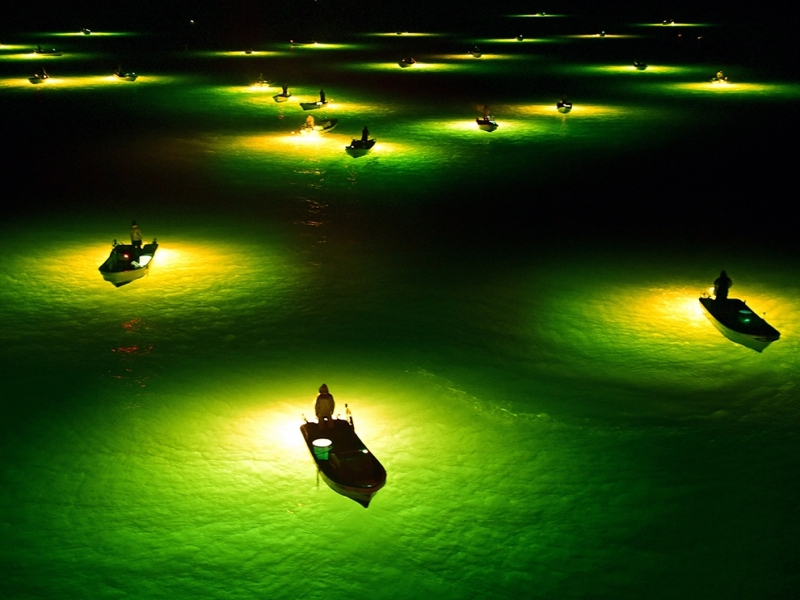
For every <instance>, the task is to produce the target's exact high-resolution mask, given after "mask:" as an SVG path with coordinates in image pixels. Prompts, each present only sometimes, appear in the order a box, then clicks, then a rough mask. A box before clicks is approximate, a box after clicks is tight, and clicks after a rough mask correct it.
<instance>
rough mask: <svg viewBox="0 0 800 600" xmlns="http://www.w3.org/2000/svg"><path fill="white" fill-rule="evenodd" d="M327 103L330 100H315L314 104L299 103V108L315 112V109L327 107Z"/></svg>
mask: <svg viewBox="0 0 800 600" xmlns="http://www.w3.org/2000/svg"><path fill="white" fill-rule="evenodd" d="M329 103H330V100H326V101H325V102H322V101H320V100H317V101H316V102H301V103H300V106H301V107H302V109H303V110H315V109H317V108H323V107H325V106H327V105H328V104H329Z"/></svg>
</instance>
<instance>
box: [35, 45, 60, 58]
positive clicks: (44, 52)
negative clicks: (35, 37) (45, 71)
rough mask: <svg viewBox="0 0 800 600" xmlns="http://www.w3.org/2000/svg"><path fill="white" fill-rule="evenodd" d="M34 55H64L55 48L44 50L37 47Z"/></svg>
mask: <svg viewBox="0 0 800 600" xmlns="http://www.w3.org/2000/svg"><path fill="white" fill-rule="evenodd" d="M33 53H34V54H41V55H42V56H61V55H62V54H63V53H62V52H59V51H58V50H56V49H55V48H42V47H41V46H37V47H36V50H34V51H33Z"/></svg>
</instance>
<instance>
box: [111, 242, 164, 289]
mask: <svg viewBox="0 0 800 600" xmlns="http://www.w3.org/2000/svg"><path fill="white" fill-rule="evenodd" d="M156 250H158V243H157V242H156V240H153V243H151V244H145V245H144V246H142V247H141V248H139V249H138V250H137V249H136V248H134V247H133V245H132V244H118V243H117V241H116V240H114V245H113V247H112V249H111V254H110V255H109V257H108V258H107V259H106V261H105V262H104V263H103V264H102V265H100V268H99V269H98V270H99V271H100V274H101V275H102V276H103V279H105V280H106V281H108V282H109V283H112V284H114V286H115V287H121V286H123V285H127V284H129V283H130V282H131V281H136V280H137V279H140V278H142V277H144V276H145V275H147V273H148V271H149V269H150V264H151V263H152V261H153V257H154V256H155V254H156Z"/></svg>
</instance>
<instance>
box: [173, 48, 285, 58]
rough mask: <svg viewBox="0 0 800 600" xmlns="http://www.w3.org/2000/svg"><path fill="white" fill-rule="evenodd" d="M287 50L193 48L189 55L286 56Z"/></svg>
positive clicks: (232, 56) (224, 56) (206, 56)
mask: <svg viewBox="0 0 800 600" xmlns="http://www.w3.org/2000/svg"><path fill="white" fill-rule="evenodd" d="M287 54H288V53H287V52H275V51H267V50H252V51H250V52H249V53H248V52H246V51H245V50H218V51H217V50H193V51H191V52H189V55H191V56H192V57H195V58H241V57H244V58H266V57H276V56H285V55H287Z"/></svg>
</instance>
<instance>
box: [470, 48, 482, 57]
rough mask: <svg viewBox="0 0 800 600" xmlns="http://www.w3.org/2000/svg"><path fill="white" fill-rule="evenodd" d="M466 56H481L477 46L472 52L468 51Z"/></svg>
mask: <svg viewBox="0 0 800 600" xmlns="http://www.w3.org/2000/svg"><path fill="white" fill-rule="evenodd" d="M467 54H471V55H472V56H473V57H474V58H480V57H481V56H483V53H482V52H481V49H480V48H478V46H475V47H474V48H473V49H472V50H470V51H469V52H468V53H467Z"/></svg>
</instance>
